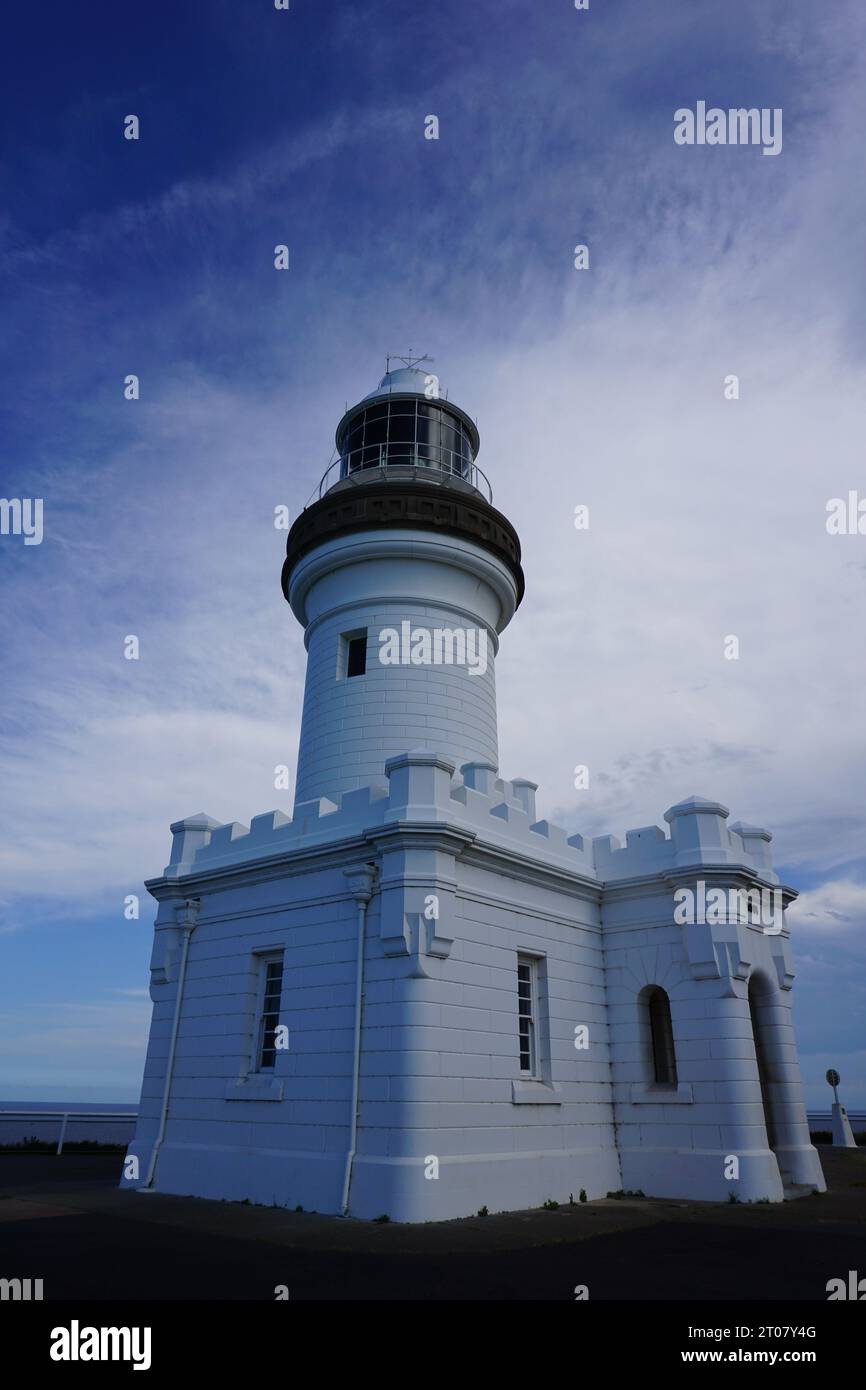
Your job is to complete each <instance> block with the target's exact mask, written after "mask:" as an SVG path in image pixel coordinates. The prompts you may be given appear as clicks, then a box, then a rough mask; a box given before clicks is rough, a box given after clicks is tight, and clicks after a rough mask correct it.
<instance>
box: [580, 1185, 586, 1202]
mask: <svg viewBox="0 0 866 1390" xmlns="http://www.w3.org/2000/svg"><path fill="white" fill-rule="evenodd" d="M580 1201H581V1202H585V1201H586V1188H585V1187H582V1188H581V1189H580Z"/></svg>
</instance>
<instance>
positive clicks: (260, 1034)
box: [250, 951, 286, 1076]
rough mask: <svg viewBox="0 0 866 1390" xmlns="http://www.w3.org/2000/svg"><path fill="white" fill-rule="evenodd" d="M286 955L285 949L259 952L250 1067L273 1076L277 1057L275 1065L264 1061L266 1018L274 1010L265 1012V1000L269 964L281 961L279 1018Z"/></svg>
mask: <svg viewBox="0 0 866 1390" xmlns="http://www.w3.org/2000/svg"><path fill="white" fill-rule="evenodd" d="M285 957H286V953H285V951H262V952H261V954H259V955H258V957H257V962H258V971H259V982H258V991H257V1001H256V1026H255V1031H254V1033H253V1041H254V1045H255V1050H254V1052H253V1057H252V1067H251V1068H250V1070H251V1071H252V1072H254V1073H255V1074H256V1075H259V1076H273V1074H274V1066H275V1065H276V1058H274V1066H265V1065H264V1064H263V1061H262V1056H263V1053H264V1046H265V1019H266V1018H267V1017H269V1016H270V1014H271V1013H272V1012H273V1011H272V1010H268V1012H267V1013H266V1012H265V1000H266V998H267V985H268V966H269V965H272V964H274V962H276V961H279V962H280V965H281V966H282V972H281V975H280V1002H279V1007H278V1009H277V1018H278V1019H279V1015H280V1012H281V1009H282V1002H283V988H284V986H285V975H286V959H285Z"/></svg>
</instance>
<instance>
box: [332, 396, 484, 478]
mask: <svg viewBox="0 0 866 1390" xmlns="http://www.w3.org/2000/svg"><path fill="white" fill-rule="evenodd" d="M473 457H474V455H473V450H472V440H471V438H470V435H469V431H468V429H467V428H466V426H465V425H464V424H463V422H462V421H461V420H460V419H459V418H458V417H457V416H455V415H452V414H451V413H450V411H447V410H443V409H442V407H441V406H438V405H436V404H434V403H432V402H430V401H419V400H417V399H415V398H414V397H413V398H409V399H405V400H401V399H399V398H398V399H396V400H390V401H379V402H377V403H376V404H375V405H369V406H367V407H366V409H365V410H361V411H359V412H358V414H357V415H354V416H353V417H352V419H351V420H350V421H349V423H348V428H347V429H346V431H345V433H344V434H343V436H342V438H341V439H340V476H341V477H342V478H345V477H346V476H347V474H349V473H355V472H357V470H358V469H361V468H381V467H384V466H386V465H389V464H404V465H412V466H414V467H416V468H440V469H442V470H443V471H444V472H446V473H456V474H458V475H459V476H460V477H463V478H468V477H469V475H470V473H471V470H472V463H473Z"/></svg>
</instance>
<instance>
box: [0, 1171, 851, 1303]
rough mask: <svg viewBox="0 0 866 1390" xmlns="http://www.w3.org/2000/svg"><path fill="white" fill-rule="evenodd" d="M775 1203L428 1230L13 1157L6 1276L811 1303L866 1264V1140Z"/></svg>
mask: <svg viewBox="0 0 866 1390" xmlns="http://www.w3.org/2000/svg"><path fill="white" fill-rule="evenodd" d="M821 1159H822V1163H823V1165H824V1172H825V1175H826V1177H827V1182H828V1186H829V1189H830V1190H829V1191H828V1192H827V1193H825V1194H823V1195H820V1196H817V1195H816V1196H810V1197H804V1198H801V1199H800V1200H799V1201H796V1202H786V1203H783V1204H777V1205H773V1206H738V1205H724V1206H715V1205H711V1204H708V1203H696V1202H669V1201H655V1200H645V1199H644V1200H641V1199H625V1200H613V1199H611V1200H605V1201H602V1202H591V1203H586V1204H577V1205H575V1206H573V1207H571V1206H565V1207H560V1208H559V1209H558V1210H557V1211H528V1212H510V1213H506V1214H502V1215H494V1216H488V1217H472V1218H467V1219H466V1220H462V1221H448V1222H431V1223H429V1224H427V1225H423V1226H397V1225H376V1224H375V1223H371V1222H360V1221H341V1220H339V1219H337V1218H335V1217H326V1216H317V1215H314V1214H307V1213H294V1212H287V1211H283V1210H281V1209H277V1208H270V1207H252V1206H246V1205H243V1204H240V1203H229V1202H209V1201H202V1200H200V1199H197V1198H190V1197H167V1196H161V1195H156V1194H149V1195H142V1194H138V1193H133V1192H121V1191H119V1190H118V1188H117V1186H116V1184H117V1181H118V1176H119V1172H120V1166H121V1159H120V1158H119V1157H118V1156H117V1155H109V1156H102V1155H100V1156H96V1155H79V1154H64V1155H61V1156H60V1157H55V1156H54V1155H41V1154H27V1155H25V1154H17V1155H5V1154H3V1155H0V1277H3V1278H31V1279H42V1280H43V1282H44V1297H45V1299H46V1301H49V1300H78V1299H87V1300H90V1299H94V1300H100V1299H108V1300H116V1299H120V1300H136V1301H139V1300H145V1301H146V1300H150V1299H156V1300H162V1299H168V1300H202V1299H203V1300H210V1299H230V1300H253V1301H260V1300H272V1299H273V1298H274V1290H275V1288H276V1287H277V1286H278V1285H284V1286H286V1287H287V1288H288V1290H289V1295H290V1297H291V1299H293V1300H294V1299H301V1300H307V1299H328V1300H358V1299H374V1300H407V1299H408V1300H414V1299H424V1300H429V1299H434V1300H441V1299H460V1300H473V1299H478V1300H489V1299H496V1300H530V1301H532V1300H554V1301H560V1300H563V1301H571V1300H572V1299H573V1298H574V1296H575V1295H574V1289H575V1286H577V1285H586V1286H587V1288H588V1290H589V1295H590V1297H591V1299H592V1300H593V1301H596V1300H608V1299H611V1300H618V1299H623V1300H664V1301H667V1300H678V1301H701V1300H723V1301H724V1300H749V1301H751V1300H760V1301H765V1300H771V1301H778V1300H786V1299H794V1300H809V1301H820V1302H824V1301H826V1298H827V1293H826V1285H827V1281H828V1280H829V1279H833V1278H840V1277H841V1278H845V1277H847V1273H848V1271H849V1270H850V1269H854V1270H859V1271H861V1272H862V1273H863V1274H866V1151H862V1150H831V1149H826V1148H822V1150H821Z"/></svg>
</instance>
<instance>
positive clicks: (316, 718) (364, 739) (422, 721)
mask: <svg viewBox="0 0 866 1390" xmlns="http://www.w3.org/2000/svg"><path fill="white" fill-rule="evenodd" d="M404 621H408V622H410V623H411V625H412V629H415V628H418V627H424V628H428V629H435V628H449V629H454V628H464V629H465V628H466V627H467V624H474V626H475V627H476V629H477V627H478V620H477V617H475V618H473V617H472V616H467V614H466V613H465V612H461V611H455V610H454V609H449V608H447V607H444V606H443V605H441V604H432V603H423V602H420V601H418V600H413V601H411V602H410V601H405V602H399V603H382V602H378V603H373V604H370V605H360V604H359V605H355V606H352V607H351V608H350V609H344V610H341V612H340V613H338V614H335V615H333V616H331V617H328V618H326V619H324V620H322V621H321V622H319V623H317V624H316V625H315V627H314V628H313V629H312V631H311V633H310V637H309V654H308V657H307V679H306V685H305V688H304V707H303V716H302V722H301V736H300V753H299V758H298V777H297V786H296V791H295V799H296V801H298V802H303V801H307V800H310V799H311V798H313V797H317V796H325V797H328V798H329V799H331V800H337V799H338V797H339V796H340V795H341V794H342V793H343V792H346V791H348V790H350V789H351V788H353V787H361V786H365V785H366V784H367V783H370V782H372V781H374V780H375V779H376V778H377V777H379V778H381V777H382V770H383V768H384V766H385V763H386V762H387V761H388V759H389V758H392V757H394V756H396V755H397V754H398V753H402V752H405V750H406V749H407V748H415V747H417V746H418V745H421V744H424V745H430V744H433V745H435V747H436V748H437V749H439V750H440V751H441V752H443V753H445V754H447V755H449V756H450V757H451V758H452V760H453V761H454V762H455V763H456V764H457V766H458V767H459V766H460V765H461V764H462V763H464V762H469V761H471V760H473V759H483V760H488V761H490V762H492V763H494V764H496V763H497V762H498V758H499V748H498V734H497V724H496V677H495V660H494V657H495V652H496V647H497V642H498V639H497V637H496V633H495V631H492V630H490V629H488V628H486V627H485V628H484V632H485V634H486V640H487V662H486V670H485V671H484V673H483V674H476V675H471V674H470V673H469V668H468V667H466V666H457V665H444V664H443V665H439V666H411V665H410V666H403V665H400V666H390V665H382V664H381V662H380V660H379V651H380V642H379V633H380V632H381V631H382V630H383V629H386V628H394V629H396V630H397V631H400V625H401V623H402V622H404ZM359 629H366V633H367V669H366V672H365V674H364V675H363V676H354V677H351V678H349V677H345V676H343V677H341V678H338V675H337V669H338V659H339V647H340V638H341V635H342V634H343V633H345V632H349V631H357V630H359Z"/></svg>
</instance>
